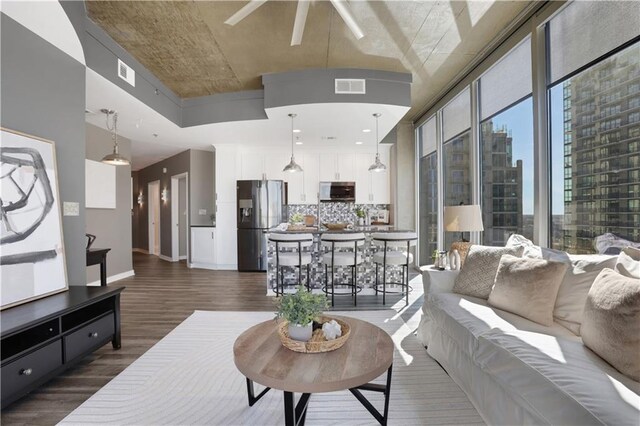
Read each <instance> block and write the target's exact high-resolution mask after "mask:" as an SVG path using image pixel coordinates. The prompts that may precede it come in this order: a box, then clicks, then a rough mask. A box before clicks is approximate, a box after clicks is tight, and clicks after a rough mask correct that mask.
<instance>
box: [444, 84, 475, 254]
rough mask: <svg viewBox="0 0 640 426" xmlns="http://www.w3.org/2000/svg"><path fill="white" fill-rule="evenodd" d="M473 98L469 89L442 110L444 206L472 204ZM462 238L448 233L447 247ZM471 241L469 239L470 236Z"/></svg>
mask: <svg viewBox="0 0 640 426" xmlns="http://www.w3.org/2000/svg"><path fill="white" fill-rule="evenodd" d="M470 128H471V94H470V90H469V88H468V87H467V88H466V89H464V90H463V91H462V92H460V94H459V95H458V96H456V97H455V98H454V99H453V100H452V101H451V102H450V103H449V104H447V105H446V106H445V107H444V108H443V110H442V137H443V141H444V143H443V144H442V167H443V168H442V179H443V185H444V205H445V206H457V205H460V204H464V205H469V204H473V203H472V201H473V192H472V188H471V181H472V177H471V173H472V165H471V162H472V160H473V152H472V150H471V131H470ZM460 238H461V236H460V234H454V233H452V232H445V237H444V247H445V248H449V247H450V246H451V243H452V242H454V241H456V240H460ZM467 238H468V236H467Z"/></svg>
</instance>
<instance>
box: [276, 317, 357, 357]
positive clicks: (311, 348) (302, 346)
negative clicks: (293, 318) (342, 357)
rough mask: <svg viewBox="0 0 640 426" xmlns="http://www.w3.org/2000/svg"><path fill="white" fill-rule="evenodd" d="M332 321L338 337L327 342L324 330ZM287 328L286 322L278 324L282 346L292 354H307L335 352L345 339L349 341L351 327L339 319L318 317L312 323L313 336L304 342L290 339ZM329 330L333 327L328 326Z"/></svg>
mask: <svg viewBox="0 0 640 426" xmlns="http://www.w3.org/2000/svg"><path fill="white" fill-rule="evenodd" d="M334 321H335V322H336V323H337V326H338V327H339V328H340V335H339V336H336V338H335V339H331V340H327V338H326V337H325V331H324V328H325V327H326V326H327V325H328V324H331V323H332V322H334ZM288 326H289V323H288V322H287V321H282V322H281V323H279V324H278V335H279V336H280V342H282V346H284V347H285V348H287V349H290V350H292V351H294V352H302V353H307V354H314V353H321V352H330V351H335V350H336V349H339V348H341V347H342V345H344V344H345V343H346V341H347V339H349V335H350V334H351V327H350V326H349V324H348V323H347V322H346V321H343V320H342V319H340V318H330V317H325V316H320V317H318V319H317V320H316V321H314V322H313V334H312V336H311V338H310V339H309V340H308V341H306V342H301V341H299V340H294V339H292V338H291V337H290V336H289V332H288V330H289V329H288ZM329 328H331V329H333V328H334V327H333V326H329Z"/></svg>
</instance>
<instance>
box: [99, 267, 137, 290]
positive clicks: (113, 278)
mask: <svg viewBox="0 0 640 426" xmlns="http://www.w3.org/2000/svg"><path fill="white" fill-rule="evenodd" d="M135 274H136V273H135V272H134V271H133V269H132V270H130V271H127V272H122V273H120V274H115V275H111V276H109V277H107V284H110V283H112V282H114V281H119V280H123V279H125V278H129V277H133V276H134V275H135ZM87 286H88V287H99V286H100V280H98V281H93V282H90V283H87Z"/></svg>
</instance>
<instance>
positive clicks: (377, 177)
mask: <svg viewBox="0 0 640 426" xmlns="http://www.w3.org/2000/svg"><path fill="white" fill-rule="evenodd" d="M389 158H390V157H389V153H388V151H387V152H385V151H383V150H381V151H380V161H382V164H384V165H386V166H387V170H386V171H384V172H368V173H369V174H370V175H371V195H372V199H371V203H373V204H390V203H391V190H390V180H391V179H390V176H389V167H390V163H389ZM374 160H375V155H374ZM372 163H373V162H372ZM410 190H411V189H410Z"/></svg>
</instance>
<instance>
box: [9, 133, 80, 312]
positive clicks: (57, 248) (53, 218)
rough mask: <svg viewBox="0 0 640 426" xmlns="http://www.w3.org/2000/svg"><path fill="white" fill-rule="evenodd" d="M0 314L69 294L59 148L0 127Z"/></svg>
mask: <svg viewBox="0 0 640 426" xmlns="http://www.w3.org/2000/svg"><path fill="white" fill-rule="evenodd" d="M0 132H1V133H0V200H1V206H0V309H6V308H9V307H12V306H15V305H18V304H21V303H25V302H28V301H31V300H34V299H38V298H40V297H44V296H48V295H51V294H54V293H58V292H61V291H64V290H66V289H68V282H67V269H66V263H65V253H64V242H63V237H62V217H61V216H62V215H61V211H60V207H61V203H60V197H59V191H58V173H57V167H56V154H55V146H54V143H53V142H52V141H49V140H46V139H41V138H38V137H35V136H30V135H27V134H24V133H20V132H16V131H13V130H8V129H4V128H0Z"/></svg>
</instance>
